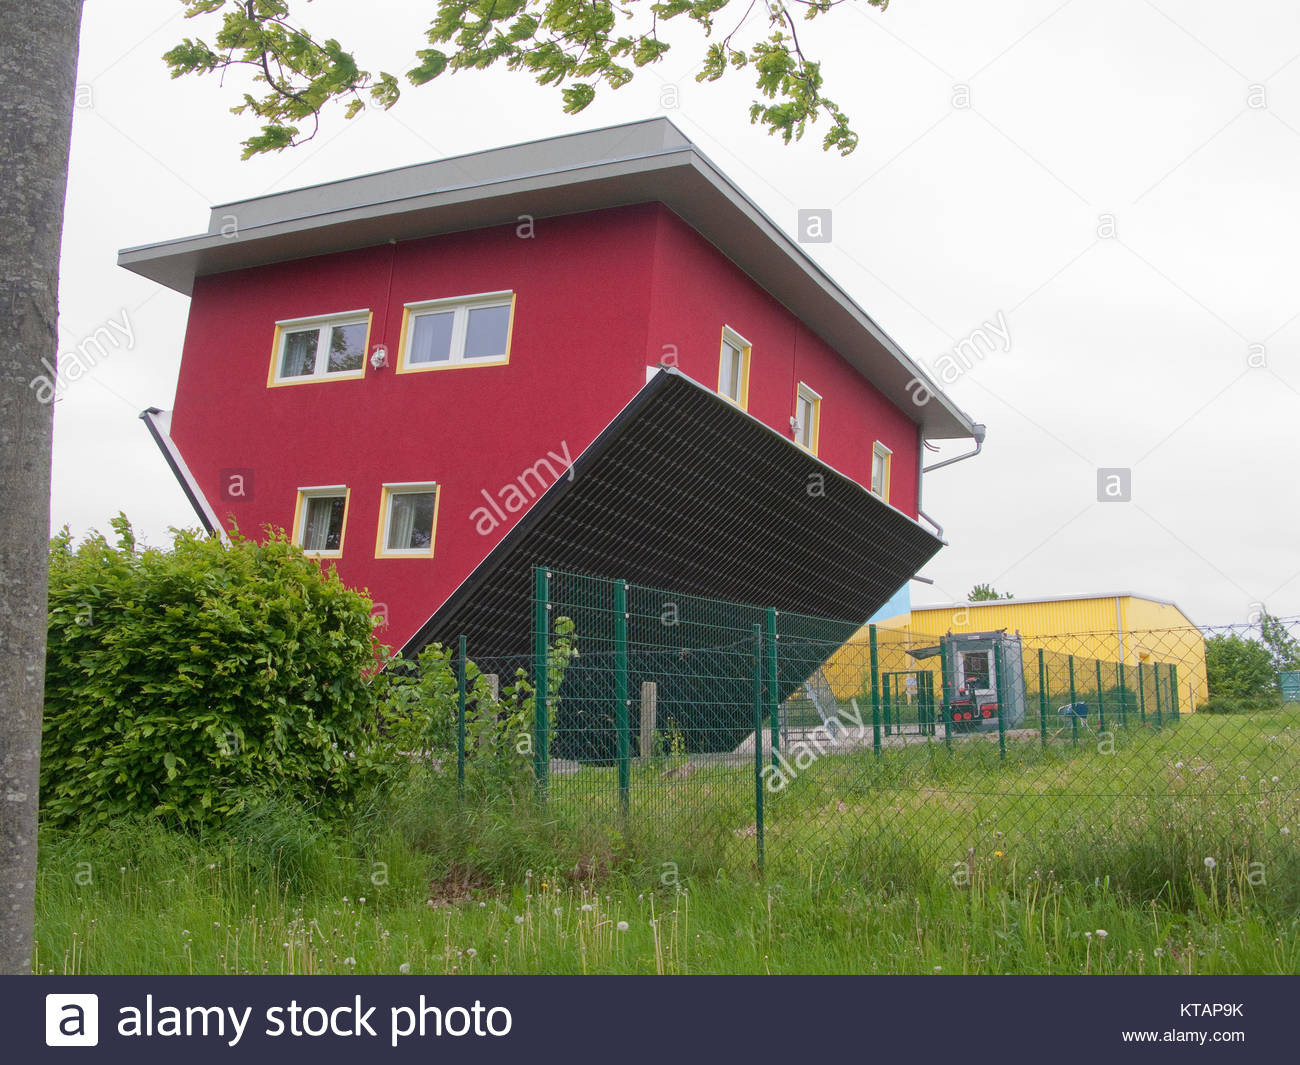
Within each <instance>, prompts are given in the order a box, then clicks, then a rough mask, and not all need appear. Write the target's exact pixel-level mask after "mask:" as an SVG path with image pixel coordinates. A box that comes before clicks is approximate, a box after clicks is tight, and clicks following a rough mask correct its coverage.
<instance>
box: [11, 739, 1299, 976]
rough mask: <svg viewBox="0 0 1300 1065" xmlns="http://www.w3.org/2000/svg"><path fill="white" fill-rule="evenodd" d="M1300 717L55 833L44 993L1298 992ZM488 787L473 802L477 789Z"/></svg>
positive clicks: (424, 794)
mask: <svg viewBox="0 0 1300 1065" xmlns="http://www.w3.org/2000/svg"><path fill="white" fill-rule="evenodd" d="M1298 725H1300V722H1297V721H1295V720H1294V715H1293V714H1291V715H1286V714H1282V713H1277V714H1262V715H1255V716H1245V715H1242V716H1233V717H1218V716H1216V717H1209V716H1202V715H1195V716H1191V717H1184V718H1183V719H1182V720H1181V721H1180V722H1179V723H1178V724H1177V727H1176V728H1170V729H1167V730H1165V731H1163V732H1159V733H1155V732H1151V731H1142V730H1130V731H1127V732H1124V733H1121V734H1120V735H1118V736H1116V737H1114V738H1113V740H1109V741H1108V740H1104V739H1102V740H1099V739H1098V738H1097V737H1095V736H1092V735H1089V736H1088V737H1086V739H1084V740H1081V741H1080V743H1079V745H1078V746H1075V745H1074V744H1073V743H1072V742H1070V740H1071V737H1069V736H1063V737H1060V738H1059V739H1058V740H1057V741H1056V742H1054V743H1053V744H1051V745H1049V746H1048V747H1047V748H1043V747H1041V746H1040V745H1039V743H1038V742H1037V739H1036V738H1035V739H1033V740H1032V741H1021V742H1012V743H1010V744H1009V745H1008V751H1007V757H1006V761H1005V763H1003V761H1002V759H1001V758H1000V755H999V750H998V746H997V743H996V740H994V741H989V740H986V739H976V740H971V741H967V742H962V743H954V744H953V746H952V749H951V750H949V749H948V748H946V747H945V745H944V744H943V743H942V741H939V742H937V743H934V744H930V745H926V744H919V745H917V746H911V747H907V748H897V749H892V750H888V751H885V752H882V755H881V756H879V757H877V756H875V755H873V753H872V752H871V751H870V749H865V750H855V751H852V752H849V753H844V754H836V753H829V754H826V755H825V756H824V757H818V758H817V759H815V760H813V761H811V762H810V764H808V765H806V766H795V767H794V771H793V772H792V773H791V774H790V776H791V779H789V780H788V781H787V782H786V784H785V786H784V787H782V788H781V789H779V790H778V791H776V792H774V793H773V792H769V793H767V794H766V795H765V803H764V806H765V809H764V842H765V856H766V875H765V876H764V877H760V876H759V874H758V870H757V868H756V862H755V857H756V835H757V824H756V818H755V810H754V778H753V767H752V765H750V766H744V765H713V766H703V767H698V768H696V767H693V766H692V767H691V768H689V769H688V768H686V763H685V762H684V761H683V760H681V759H671V758H670V759H666V760H664V761H661V762H658V763H654V764H651V765H647V766H642V767H638V768H637V769H636V770H635V772H634V774H633V780H632V787H631V790H630V796H629V802H630V814H629V816H628V818H627V819H626V821H624V820H623V818H622V817H621V816H620V813H619V799H618V790H617V778H616V776H615V774H614V770H612V769H608V768H584V769H582V770H580V771H579V772H577V773H575V774H570V775H567V776H560V775H557V776H555V777H554V778H553V779H552V782H551V801H550V803H549V805H548V807H547V808H546V810H545V811H542V810H540V809H539V808H538V807H537V806H536V805H535V804H534V803H532V802H531V801H530V799H529V798H528V797H527V796H526V795H522V796H519V797H517V798H515V799H513V800H505V799H501V798H495V799H491V800H489V799H483V798H481V797H471V798H469V799H468V800H467V801H466V802H465V803H464V804H458V803H457V802H456V799H455V796H454V792H449V791H448V790H447V787H446V785H445V784H444V783H442V782H439V781H429V780H418V779H417V780H414V781H413V782H412V783H411V785H410V786H409V787H407V788H406V789H404V790H403V791H402V792H401V793H400V794H397V795H393V796H389V797H387V798H386V799H385V800H384V801H383V802H382V803H376V804H375V805H374V806H373V807H372V808H371V809H369V810H367V811H365V812H364V813H363V814H360V815H358V817H357V818H356V819H355V820H354V822H353V823H351V824H349V825H348V826H346V827H345V828H336V829H334V830H332V831H327V830H326V829H324V828H322V827H320V826H317V825H315V824H314V823H313V821H312V820H311V819H310V817H307V816H305V815H304V814H303V812H302V811H299V810H293V809H285V808H280V807H277V806H275V805H270V806H267V807H264V808H262V809H259V810H257V811H254V812H252V813H249V814H247V815H244V816H243V817H241V818H240V819H239V820H238V821H237V822H236V823H234V824H232V825H231V826H230V830H229V832H228V833H226V834H224V835H223V836H222V837H220V838H215V837H214V838H211V839H200V838H195V837H192V836H185V835H181V834H178V833H175V832H171V831H169V830H167V829H165V828H162V827H160V826H156V825H140V824H124V825H119V826H115V827H114V828H112V829H109V830H106V831H102V832H100V833H97V834H96V835H93V836H84V837H79V836H76V835H67V834H64V835H53V834H47V835H46V836H45V837H44V838H43V839H42V852H41V872H40V881H39V884H38V900H37V902H38V923H37V939H38V954H37V960H36V966H35V967H36V969H37V970H38V971H40V972H55V973H64V972H91V973H109V972H118V973H125V972H147V973H153V972H176V973H187V972H218V973H220V972H255V973H261V972H270V973H284V972H295V973H309V972H399V971H410V972H433V973H443V972H513V973H521V972H543V973H577V972H648V973H654V972H667V973H678V972H724V973H730V972H746V973H748V972H759V973H761V972H773V973H777V972H785V973H801V972H898V973H962V972H1002V973H1057V972H1069V973H1101V972H1105V973H1110V972H1119V973H1139V972H1146V973H1151V972H1180V973H1245V972H1286V973H1294V972H1297V971H1300V851H1298V850H1297V843H1296V837H1297V835H1300V800H1298V798H1297V792H1296V790H1295V789H1296V782H1297V780H1298V779H1300V728H1298V727H1297V726H1298ZM471 790H472V789H471Z"/></svg>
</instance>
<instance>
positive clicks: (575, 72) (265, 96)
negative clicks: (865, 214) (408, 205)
mask: <svg viewBox="0 0 1300 1065" xmlns="http://www.w3.org/2000/svg"><path fill="white" fill-rule="evenodd" d="M182 2H183V3H184V4H185V9H186V10H185V15H186V17H187V18H190V19H200V18H203V17H207V16H212V17H216V16H219V17H220V24H219V27H218V29H217V32H216V36H215V37H213V38H212V43H211V44H209V43H207V42H206V41H204V40H202V39H200V38H197V37H196V38H190V37H187V38H186V39H185V40H184V41H182V42H181V43H180V44H178V45H176V46H175V47H174V48H172V49H170V50H169V51H168V52H167V53H166V54H165V55H164V56H163V58H164V60H165V61H166V62H167V64H168V66H169V67H170V68H171V72H172V76H173V77H182V76H184V75H187V74H222V75H224V73H225V72H226V71H227V70H231V69H237V68H247V69H248V70H249V71H250V72H251V76H252V80H253V83H254V85H256V86H258V89H257V90H256V91H255V92H245V93H244V95H243V102H242V103H240V104H238V105H237V106H236V107H234V108H233V109H232V110H233V111H234V112H235V113H236V114H251V115H253V116H255V117H256V118H258V119H260V120H261V122H262V128H261V131H260V132H259V133H256V134H254V135H253V136H251V137H249V138H248V139H247V140H246V141H245V142H244V158H248V157H249V156H252V155H256V154H258V153H260V152H267V151H279V150H281V149H284V148H289V147H293V146H295V145H297V144H301V143H302V142H304V141H306V140H310V139H311V138H312V137H313V136H315V134H316V133H317V131H318V130H319V128H320V121H321V116H322V114H323V112H324V110H325V108H326V107H327V106H328V105H330V104H332V103H336V102H338V103H343V104H344V108H345V110H344V113H345V116H346V117H347V118H352V117H354V116H355V115H357V114H358V113H360V112H361V111H362V110H363V109H364V108H365V107H366V106H367V104H368V103H372V104H374V105H377V106H379V107H382V108H384V109H387V108H390V107H392V106H393V105H394V104H395V103H396V102H397V101H398V99H399V98H400V95H401V87H400V85H399V83H398V79H397V77H396V76H395V75H393V74H390V73H387V72H380V73H379V74H372V73H371V72H369V71H367V70H363V69H362V68H361V67H360V65H359V64H358V62H357V60H356V58H355V56H354V55H353V53H352V52H351V51H349V50H348V49H346V48H345V47H344V46H343V45H342V44H340V43H339V42H338V41H337V40H335V39H333V38H327V39H326V40H323V41H318V40H316V38H315V37H314V36H313V35H312V34H311V33H310V32H309V30H308V29H307V28H306V27H305V26H304V25H302V24H300V23H296V22H294V21H292V20H291V8H292V7H295V6H298V7H299V8H301V7H302V6H305V4H301V5H294V4H292V3H291V2H290V0H182ZM844 3H858V4H860V5H862V4H865V5H866V6H869V7H876V8H880V9H881V10H884V9H885V8H887V7H888V6H889V0H747V3H745V2H742V0H655V2H650V0H622V2H615V0H437V12H436V14H435V16H434V19H433V21H432V23H431V24H430V26H429V28H428V30H427V31H426V34H425V37H426V39H427V44H428V47H420V48H417V49H415V52H414V59H415V65H414V66H413V67H411V69H410V70H408V71H407V72H406V79H407V81H409V82H410V83H411V84H412V85H425V84H428V83H429V82H431V81H433V80H434V79H436V78H439V77H441V76H443V75H444V74H446V73H449V72H452V73H454V72H457V71H462V70H487V69H489V68H491V67H496V66H500V67H504V68H505V69H506V70H509V71H515V72H522V73H527V74H530V75H532V76H533V78H534V79H535V80H536V81H537V82H538V84H541V85H553V86H556V87H557V88H558V89H559V91H560V95H561V100H562V105H563V109H564V111H565V112H566V113H568V114H576V113H578V112H580V111H582V110H583V109H584V108H586V107H587V106H588V105H590V104H591V102H592V101H593V100H595V99H596V96H597V94H598V93H599V92H600V91H601V90H602V89H608V90H615V89H619V88H622V87H623V86H624V85H627V84H628V83H630V82H631V81H632V80H633V79H634V78H635V76H636V74H637V72H638V71H639V70H642V69H644V68H646V67H650V66H653V65H654V64H656V63H659V62H661V61H662V60H663V59H664V58H665V56H667V55H668V54H669V52H670V50H671V48H672V45H671V44H670V43H669V42H668V41H667V40H665V39H664V38H663V36H661V32H662V31H663V30H664V29H665V28H666V27H667V26H668V24H670V23H674V21H677V22H678V23H681V22H688V23H693V24H694V26H695V27H696V28H697V29H698V30H702V31H703V34H704V37H705V38H706V40H708V44H707V45H706V47H705V49H704V53H703V55H702V57H701V60H700V64H699V72H698V73H697V74H696V75H695V80H696V81H697V82H715V81H718V80H720V79H721V78H723V77H724V76H726V75H727V74H728V73H729V72H733V71H740V70H748V71H750V72H751V74H752V76H753V79H754V89H755V92H756V93H757V97H756V99H755V100H754V102H753V103H752V104H751V105H750V108H749V118H750V121H751V122H752V123H755V124H757V125H761V126H764V127H766V129H767V130H768V132H769V133H772V134H776V135H779V136H780V137H781V138H782V140H784V141H785V142H786V143H787V144H788V143H790V141H792V140H798V139H800V138H801V137H803V135H804V133H805V132H806V130H807V128H808V127H809V126H810V125H816V124H817V123H819V122H821V121H823V120H824V121H826V122H827V124H828V125H827V128H826V131H825V133H824V135H823V137H822V147H823V148H824V149H825V150H827V151H829V150H832V149H834V150H836V151H839V152H840V153H841V154H844V155H847V154H848V153H849V152H851V151H853V149H854V148H856V147H857V144H858V135H857V133H856V132H854V130H853V128H852V126H851V125H850V120H849V116H848V114H847V113H846V112H845V111H844V110H843V109H842V108H840V106H839V105H838V104H836V103H835V101H834V100H832V99H831V98H830V97H828V96H827V95H826V93H825V78H824V76H823V73H822V65H821V63H820V61H818V60H816V59H813V58H810V57H809V56H808V54H807V53H806V52H805V50H804V48H803V45H802V44H801V42H800V40H799V30H798V28H797V22H799V21H803V22H808V21H811V20H813V19H816V18H818V17H820V16H824V15H827V14H829V13H830V12H831V10H832V9H834V8H836V7H839V6H840V5H841V4H844ZM727 13H730V15H731V16H732V17H731V18H730V19H729V21H728V22H727V23H726V24H727V25H728V26H729V27H730V29H729V30H728V32H727V33H726V34H725V35H724V36H722V37H721V38H719V39H714V34H715V31H716V30H717V24H718V22H719V21H721V20H722V18H723V16H724V15H725V14H727Z"/></svg>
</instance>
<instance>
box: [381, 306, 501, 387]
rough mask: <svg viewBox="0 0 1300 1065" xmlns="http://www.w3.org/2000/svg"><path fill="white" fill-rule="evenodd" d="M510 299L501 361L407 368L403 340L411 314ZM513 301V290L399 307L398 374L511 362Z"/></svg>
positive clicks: (477, 360)
mask: <svg viewBox="0 0 1300 1065" xmlns="http://www.w3.org/2000/svg"><path fill="white" fill-rule="evenodd" d="M506 296H509V297H510V321H509V323H508V324H507V325H506V353H505V354H504V355H502V356H501V357H500V358H493V359H461V360H459V361H456V362H443V363H436V362H434V363H428V364H425V365H420V366H407V365H406V340H407V336H408V335H409V333H410V331H411V316H412V314H416V313H419V312H421V311H425V310H429V309H432V308H436V307H438V306H439V305H440V304H441V305H445V306H447V307H452V308H454V307H460V306H464V305H466V304H474V303H493V302H497V301H499V302H502V303H504V302H505V297H506ZM515 298H516V294H515V292H514V291H512V290H503V291H501V292H479V293H477V294H475V295H473V296H448V297H446V298H440V299H434V300H417V301H416V302H414V303H406V304H403V305H402V332H401V334H400V336H399V337H398V340H397V364H396V365H397V369H396V372H397V373H429V372H430V371H433V370H472V369H478V368H479V367H482V366H505V365H506V364H507V363H509V362H510V345H511V344H512V343H513V342H514V338H515Z"/></svg>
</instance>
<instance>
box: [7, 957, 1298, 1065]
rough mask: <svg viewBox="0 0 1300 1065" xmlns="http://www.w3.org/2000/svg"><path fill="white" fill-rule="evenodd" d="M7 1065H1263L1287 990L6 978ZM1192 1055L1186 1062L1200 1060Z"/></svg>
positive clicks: (1209, 982) (860, 980)
mask: <svg viewBox="0 0 1300 1065" xmlns="http://www.w3.org/2000/svg"><path fill="white" fill-rule="evenodd" d="M0 986H2V988H3V999H2V1001H3V1011H2V1014H0V1015H2V1016H3V1020H4V1025H5V1037H4V1041H3V1044H0V1047H2V1049H0V1054H2V1055H3V1057H4V1059H5V1060H6V1061H12V1062H16V1063H18V1062H27V1061H32V1060H45V1059H47V1058H49V1057H54V1058H58V1059H59V1060H76V1059H77V1055H75V1054H73V1053H71V1050H72V1048H76V1049H81V1050H83V1051H89V1053H86V1054H84V1056H83V1058H82V1060H86V1061H92V1060H103V1061H110V1062H117V1061H122V1062H127V1061H129V1062H154V1061H157V1062H176V1061H178V1060H179V1061H184V1062H186V1063H190V1062H207V1061H238V1062H245V1061H247V1062H260V1061H278V1060H282V1059H284V1058H285V1057H286V1056H287V1057H289V1058H297V1057H298V1056H299V1055H303V1056H306V1057H308V1058H310V1060H313V1061H321V1062H333V1061H355V1059H356V1058H357V1056H358V1055H364V1056H365V1057H367V1058H371V1057H381V1056H382V1057H391V1058H392V1059H394V1060H404V1061H416V1060H422V1061H428V1060H435V1059H446V1060H455V1061H466V1062H511V1063H512V1065H519V1063H520V1062H521V1061H525V1060H527V1058H526V1056H527V1055H530V1054H538V1055H541V1059H540V1060H542V1061H546V1062H556V1061H563V1062H564V1063H565V1065H569V1063H574V1062H589V1061H591V1062H596V1061H599V1062H616V1063H619V1065H623V1063H630V1062H643V1061H644V1062H649V1061H655V1062H660V1063H662V1062H663V1061H664V1060H665V1059H666V1058H667V1059H671V1058H680V1059H684V1060H687V1061H696V1060H701V1059H704V1058H706V1057H707V1058H710V1059H711V1058H713V1057H715V1056H717V1057H721V1058H723V1059H724V1060H727V1061H737V1060H741V1059H743V1058H745V1057H752V1058H753V1060H755V1061H762V1062H774V1061H784V1060H791V1061H804V1060H808V1059H817V1058H821V1057H823V1056H825V1055H827V1054H832V1053H833V1054H837V1055H850V1056H849V1057H841V1059H840V1060H841V1061H845V1062H849V1061H852V1062H859V1061H865V1060H870V1059H873V1058H878V1057H886V1058H893V1059H895V1060H898V1061H908V1062H914V1061H915V1062H929V1061H934V1060H936V1059H938V1058H940V1057H942V1058H943V1059H945V1060H952V1061H966V1060H969V1061H979V1062H1004V1061H1041V1062H1053V1063H1055V1062H1064V1061H1085V1060H1086V1061H1091V1062H1094V1063H1105V1062H1106V1061H1107V1060H1108V1056H1114V1055H1118V1056H1120V1057H1121V1058H1122V1059H1125V1060H1128V1059H1132V1060H1135V1061H1137V1060H1141V1061H1163V1060H1170V1061H1173V1060H1201V1055H1203V1054H1205V1053H1211V1054H1212V1055H1213V1057H1214V1059H1215V1060H1224V1059H1229V1058H1230V1059H1231V1060H1246V1059H1247V1057H1248V1056H1249V1057H1250V1058H1253V1059H1256V1060H1259V1059H1261V1057H1262V1056H1263V1055H1267V1054H1287V1055H1288V1056H1292V1055H1294V1053H1295V1046H1296V1021H1295V1017H1296V1006H1295V996H1296V993H1297V992H1298V991H1300V980H1296V979H1295V978H1291V977H1192V978H1173V977H1106V978H1098V977H1051V978H1047V977H1016V976H1007V977H938V976H937V977H932V978H927V977H815V976H809V977H712V976H699V977H678V978H662V977H587V978H580V977H495V978H493V977H416V976H394V977H386V976H385V977H359V976H358V977H348V976H339V977H280V976H277V977H272V976H268V977H215V976H213V977H208V976H195V977H166V978H164V977H145V976H129V977H10V978H6V979H5V980H4V981H3V982H0ZM1189 1051H1192V1052H1193V1053H1192V1054H1191V1055H1190V1056H1189V1055H1188V1052H1189Z"/></svg>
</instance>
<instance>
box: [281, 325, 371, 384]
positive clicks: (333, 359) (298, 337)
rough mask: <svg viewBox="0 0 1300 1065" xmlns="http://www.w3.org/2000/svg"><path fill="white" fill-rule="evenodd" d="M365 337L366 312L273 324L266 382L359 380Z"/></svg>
mask: <svg viewBox="0 0 1300 1065" xmlns="http://www.w3.org/2000/svg"><path fill="white" fill-rule="evenodd" d="M369 338H370V312H369V311H348V312H346V313H344V314H330V315H325V316H322V317H319V318H293V319H289V320H287V321H283V322H276V323H275V344H274V346H273V350H272V353H271V377H270V381H269V382H268V383H269V384H272V385H289V384H299V383H302V382H304V381H319V380H323V379H330V380H338V379H340V378H342V379H351V378H357V377H363V376H364V375H365V372H366V344H367V342H368V341H369Z"/></svg>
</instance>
